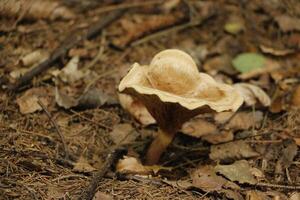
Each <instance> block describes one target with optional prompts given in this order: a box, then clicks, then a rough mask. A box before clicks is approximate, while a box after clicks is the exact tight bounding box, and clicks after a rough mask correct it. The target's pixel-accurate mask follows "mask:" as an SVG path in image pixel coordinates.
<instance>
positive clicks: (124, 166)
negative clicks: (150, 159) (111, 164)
mask: <svg viewBox="0 0 300 200" xmlns="http://www.w3.org/2000/svg"><path fill="white" fill-rule="evenodd" d="M116 171H117V172H119V173H124V174H149V173H150V170H148V169H147V168H146V167H145V166H143V165H142V163H141V162H140V161H139V160H137V159H136V158H134V157H128V156H124V157H123V158H122V159H120V160H119V161H118V163H117V166H116Z"/></svg>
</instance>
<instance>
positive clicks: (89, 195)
mask: <svg viewBox="0 0 300 200" xmlns="http://www.w3.org/2000/svg"><path fill="white" fill-rule="evenodd" d="M123 151H124V150H123V149H114V150H112V151H111V152H110V153H108V155H107V157H106V161H105V163H104V165H103V167H102V168H101V169H99V171H98V172H96V174H95V176H94V177H93V179H92V181H91V182H90V184H89V186H88V187H87V188H86V189H85V191H84V192H83V193H82V194H81V195H80V197H79V198H78V200H92V199H93V197H94V195H95V193H96V189H97V187H98V186H99V183H100V181H101V179H102V178H103V177H104V175H105V174H106V173H107V171H108V170H109V168H110V167H111V166H112V164H113V163H114V162H115V160H116V159H117V158H118V157H119V156H120V154H122V153H123Z"/></svg>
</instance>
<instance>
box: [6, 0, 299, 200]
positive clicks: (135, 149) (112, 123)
mask: <svg viewBox="0 0 300 200" xmlns="http://www.w3.org/2000/svg"><path fill="white" fill-rule="evenodd" d="M3 2H7V1H3ZM3 2H2V3H3ZM14 2H15V3H14ZM16 2H17V1H12V3H14V4H11V2H9V6H10V8H13V9H12V10H11V11H9V12H10V13H7V14H4V13H5V12H1V15H2V16H3V17H2V18H1V19H0V20H1V25H0V28H1V30H2V31H3V34H2V35H1V36H0V51H1V53H0V60H1V61H0V83H1V89H6V88H9V84H14V83H16V81H17V79H18V78H19V77H20V76H21V75H23V74H24V72H28V70H29V71H30V70H31V69H32V68H34V67H35V66H36V65H37V64H38V63H39V62H40V61H42V60H43V59H44V58H45V57H47V56H48V55H49V54H48V53H45V54H44V51H45V52H52V51H53V49H55V48H56V47H57V46H58V45H60V43H61V41H62V38H64V37H68V35H69V34H71V35H72V34H74V33H73V30H77V29H85V27H87V25H88V24H90V23H92V22H94V21H95V20H96V19H97V18H101V16H100V15H99V14H97V13H98V12H100V11H101V10H102V9H103V8H104V9H119V8H118V6H120V5H121V6H125V7H126V8H128V7H129V8H128V10H127V11H126V13H125V15H123V17H122V20H115V21H116V22H113V23H112V24H111V25H109V26H108V27H107V28H105V29H104V30H103V31H104V32H105V34H106V35H107V36H106V37H105V39H104V40H107V41H105V42H104V43H103V41H102V40H103V37H102V38H100V37H98V36H96V37H95V38H94V39H91V40H90V41H83V42H82V43H80V44H78V45H77V46H76V47H73V48H71V50H69V51H68V52H67V53H66V54H65V56H61V57H60V59H59V61H58V62H56V63H55V64H53V67H54V68H55V69H53V71H52V70H49V72H47V73H44V74H40V75H38V76H35V78H34V80H33V81H32V82H31V84H30V85H27V86H25V87H22V89H21V90H20V91H18V92H16V95H15V96H10V95H9V94H10V93H9V92H8V91H6V90H4V91H3V90H0V96H1V97H0V119H1V122H0V131H1V133H2V137H0V144H1V151H0V154H1V156H0V157H1V158H5V161H4V162H0V172H1V173H0V174H2V175H3V176H1V175H0V176H1V180H3V181H2V182H1V184H0V185H2V186H3V187H1V188H0V194H1V195H4V197H7V198H8V199H33V198H36V199H51V198H66V199H68V198H72V199H73V198H75V199H76V198H78V197H79V196H80V194H81V193H82V192H83V191H84V190H85V187H86V186H87V185H88V184H89V183H90V182H91V180H92V179H93V176H92V174H94V172H95V170H96V171H97V170H99V169H100V168H101V167H103V163H104V161H105V159H106V152H107V151H109V149H111V147H112V146H114V145H116V144H117V143H120V144H122V145H123V143H122V141H124V145H125V147H126V148H128V154H127V156H128V157H129V156H132V155H134V156H135V158H134V159H132V158H131V161H132V163H133V165H136V166H140V167H141V166H143V167H144V168H146V169H147V170H148V171H149V174H151V175H147V176H146V177H144V178H143V179H135V180H134V181H132V180H130V179H129V178H128V179H126V178H125V179H126V180H124V179H123V180H119V178H118V177H117V176H115V175H112V174H113V173H114V172H115V165H116V163H117V161H116V162H115V163H114V164H113V165H112V166H110V167H109V171H110V172H109V173H108V174H107V176H105V177H104V178H103V179H102V180H101V181H100V182H99V183H100V185H99V186H98V191H97V192H96V194H95V195H94V198H95V199H97V198H98V199H104V198H106V197H107V198H108V199H111V198H120V199H128V198H132V197H134V198H136V199H159V198H163V199H195V198H206V199H243V198H248V199H252V200H256V199H293V200H294V199H297V198H298V197H299V193H297V192H296V190H297V185H299V178H298V177H299V168H298V162H299V154H298V150H299V144H300V142H299V141H300V140H299V138H300V136H299V120H300V119H299V115H298V113H299V109H298V107H299V103H298V102H299V101H298V100H299V97H298V96H299V95H298V93H299V92H298V90H299V74H300V73H299V71H300V69H299V64H298V60H299V53H298V52H299V41H300V40H299V33H298V29H299V27H298V26H297V25H298V24H297V22H298V21H299V16H298V15H297V13H299V12H298V11H299V5H298V4H299V3H298V2H296V1H292V4H291V5H292V6H291V5H290V4H289V2H285V3H282V2H280V1H272V2H268V1H262V2H258V1H249V2H247V3H239V4H237V3H234V2H227V1H224V2H210V1H204V2H193V1H173V2H171V3H170V4H169V5H168V4H167V5H166V3H162V4H160V3H156V4H155V2H148V1H147V2H141V3H140V2H137V3H136V4H135V3H133V4H131V2H130V3H129V2H121V3H122V4H120V2H113V1H110V0H108V1H104V3H103V4H101V5H99V4H96V5H98V6H99V7H98V6H97V7H96V6H95V4H93V5H94V6H91V7H90V8H91V9H89V11H88V12H84V11H83V12H78V11H77V10H76V9H78V7H80V6H81V5H83V3H82V2H80V1H77V0H75V1H74V2H77V3H75V4H76V5H75V4H74V5H70V4H68V3H66V1H65V2H51V5H55V6H54V7H55V8H54V7H52V6H45V5H46V3H44V2H43V3H41V2H40V1H39V0H35V1H31V2H33V3H32V6H31V4H26V5H25V4H24V3H23V1H18V3H16ZM19 2H20V3H21V4H22V5H23V6H22V7H21V8H20V10H18V12H15V11H16V10H17V6H16V5H19V4H20V3H19ZM91 2H92V1H85V3H84V4H85V5H92V4H91ZM47 3H49V4H48V5H50V1H49V2H47ZM123 3H124V4H123ZM34 4H35V5H34ZM150 4H151V6H149V5H150ZM33 5H34V6H33ZM141 5H142V6H141ZM14 6H15V7H14ZM73 6H74V8H73ZM115 6H116V7H115ZM131 6H132V7H131ZM135 6H137V7H135ZM2 8H3V7H2ZM7 8H8V7H5V8H4V9H7ZM26 8H27V9H29V10H28V12H26ZM36 8H38V10H35V11H34V9H36ZM240 8H242V9H240ZM60 9H66V10H65V11H66V12H64V13H60V11H59V10H60ZM200 10H201V12H199V11H200ZM216 10H217V12H216ZM33 11H34V12H33ZM58 11H59V12H58ZM187 11H188V12H187ZM41 12H43V13H41ZM57 12H58V13H57ZM101 12H102V11H101ZM101 12H100V13H101ZM111 12H112V11H111ZM68 13H71V15H70V16H71V17H70V16H69V17H70V18H68V16H59V15H60V14H68ZM75 13H76V14H75ZM56 14H58V15H56ZM104 15H105V14H104ZM74 17H76V21H75V20H74ZM61 18H62V19H61ZM37 19H38V20H37ZM153 19H157V20H153ZM197 20H199V21H200V22H201V25H199V22H197ZM121 21H122V22H121ZM144 22H145V23H144ZM270 22H272V23H270ZM12 24H13V26H11V25H12ZM120 24H122V27H121V28H120ZM145 24H148V25H149V27H148V26H145ZM195 24H196V25H195ZM141 25H144V26H143V27H141ZM5 27H6V28H5ZM7 27H11V28H7ZM181 27H183V29H184V30H183V29H181ZM10 29H11V30H13V32H12V33H13V34H11V32H9V31H10ZM70 30H72V31H70ZM178 30H181V31H178ZM153 33H154V35H152V34H153ZM166 33H167V34H166ZM199 35H200V37H199ZM148 36H149V37H148ZM154 36H155V37H154ZM166 36H167V37H166ZM144 37H145V38H144ZM144 39H145V40H144ZM100 40H101V41H100ZM136 41H137V43H136ZM139 42H140V43H139ZM112 43H115V45H118V46H119V47H121V48H124V51H119V50H116V49H114V48H115V47H111V46H106V45H104V46H103V48H102V47H101V48H102V49H103V50H104V51H103V52H104V54H105V55H104V56H103V58H104V59H100V60H98V61H97V62H93V61H92V60H94V59H93V57H94V56H95V55H96V54H97V52H98V49H99V48H100V46H101V45H102V44H112ZM100 44H101V45H100ZM131 45H134V47H131ZM190 47H191V48H190ZM167 48H179V49H182V50H185V51H186V52H188V53H189V54H191V55H192V56H193V58H194V59H196V60H195V62H196V63H197V65H198V67H199V69H200V70H201V71H205V72H207V73H209V74H210V75H212V76H213V77H214V78H215V79H216V80H218V81H220V82H224V83H227V84H232V85H236V84H242V85H243V88H242V89H241V90H243V92H242V93H243V94H244V98H245V100H246V101H245V104H244V105H243V106H242V107H241V109H240V110H239V111H238V112H237V113H235V114H233V113H219V114H207V115H204V116H201V117H199V116H197V117H195V118H192V119H191V120H190V121H188V122H187V123H186V124H184V125H183V127H182V129H181V130H180V132H182V133H185V135H183V134H179V135H177V136H176V138H175V140H174V142H175V143H176V145H171V146H170V147H169V148H168V149H167V151H165V153H164V155H163V157H162V159H161V161H160V165H157V166H145V165H144V164H143V160H144V155H145V149H146V148H147V146H148V144H149V142H150V136H152V135H153V133H154V132H155V131H156V129H157V125H156V124H155V120H154V119H153V118H152V116H151V115H147V114H149V113H146V112H145V111H147V110H146V109H145V108H144V110H143V111H141V110H140V109H139V107H140V104H139V103H137V105H138V106H136V107H135V108H136V110H134V111H130V109H131V108H130V106H128V105H131V104H132V101H129V103H127V108H126V106H123V105H122V102H121V106H123V107H124V110H129V112H131V114H132V113H138V114H136V115H134V114H133V115H134V116H133V118H134V119H135V120H133V119H132V118H131V117H130V116H129V115H128V114H127V113H125V112H124V110H123V109H122V108H121V106H119V105H118V104H119V102H118V101H116V99H117V93H116V89H115V88H116V86H117V85H118V82H119V80H120V78H121V77H123V76H124V75H125V73H122V72H121V71H122V70H123V71H124V70H127V69H128V68H127V66H128V64H131V63H133V62H135V61H138V62H141V63H143V64H144V63H148V62H149V59H151V57H152V56H153V55H155V54H156V53H157V52H159V51H160V50H163V49H167ZM184 48H185V49H184ZM245 53H246V58H245V57H244V58H243V57H242V59H241V57H239V56H241V55H243V56H245ZM248 53H250V54H252V56H250V58H251V57H252V58H251V59H252V60H251V59H249V54H248ZM261 53H262V54H261ZM247 54H248V55H247ZM253 54H254V56H253ZM41 55H43V56H41ZM257 55H259V56H261V57H263V59H261V57H260V58H258V57H257ZM44 56H45V57H44ZM247 57H248V58H247ZM253 57H254V60H253ZM237 58H239V60H238V61H239V62H234V61H235V59H237ZM76 59H78V62H77V61H76ZM68 60H70V61H72V62H71V63H73V64H72V65H71V66H69V67H67V66H68V64H66V63H68ZM249 60H250V61H249ZM261 60H263V62H261V63H262V64H261V65H258V64H259V63H260V62H258V64H257V63H256V62H257V61H261ZM74 61H76V62H74ZM89 63H93V66H92V67H90V68H89V70H88V71H86V70H84V69H85V67H84V66H87V65H89ZM62 66H65V67H62ZM237 66H238V67H237ZM61 67H62V68H61ZM235 67H237V68H235ZM58 68H60V69H58ZM67 69H68V70H67ZM245 69H248V71H247V70H246V71H242V70H245ZM50 71H51V72H52V73H51V72H50ZM109 71H112V72H111V73H109ZM106 72H107V73H106ZM238 72H240V74H239V75H238V74H237V73H238ZM60 73H61V74H60ZM58 74H60V75H58ZM99 77H100V78H99ZM266 77H267V78H266ZM266 79H268V81H264V80H266ZM245 84H246V85H245ZM240 86H241V85H239V87H240ZM55 88H56V89H55ZM54 96H56V103H57V105H54V104H55V98H54ZM37 98H38V99H40V100H41V101H42V102H43V104H44V105H45V106H46V109H47V110H48V111H49V112H50V113H51V114H52V116H53V117H52V118H53V120H55V121H57V123H58V124H59V127H60V128H61V129H62V132H63V134H64V136H65V140H66V143H67V145H68V148H69V149H70V155H71V157H70V160H67V161H66V160H63V157H62V149H61V141H60V140H59V137H57V135H56V133H55V131H53V127H52V126H51V125H49V119H47V118H46V117H45V116H44V115H43V113H42V112H39V111H41V110H42V108H41V107H40V106H39V105H38V104H37ZM276 102H277V103H276ZM135 103H136V101H135V100H134V103H133V104H135ZM275 106H277V107H278V109H274V107H275ZM62 108H63V109H62ZM250 109H253V110H252V111H250ZM274 110H276V112H273V111H274ZM269 111H271V112H269ZM133 127H134V128H133ZM145 132H148V133H149V134H139V133H145ZM187 133H188V134H187ZM126 135H128V137H126ZM188 135H189V136H188ZM190 136H192V137H190ZM195 136H196V137H195ZM124 137H125V139H124ZM217 147H220V149H218V148H217ZM203 149H206V150H205V151H203ZM207 149H210V154H209V155H208V154H207V153H206V152H207ZM83 155H84V156H83ZM120 158H121V157H120ZM138 158H141V161H140V160H139V159H138ZM121 160H122V158H121ZM119 161H120V160H119ZM130 165H132V164H130V163H129V164H128V166H130ZM128 166H127V167H128ZM136 166H135V167H136ZM143 167H142V168H143ZM125 168H126V167H125ZM205 168H207V169H205ZM208 169H209V170H208ZM217 169H218V170H217ZM225 169H226V170H227V171H226V170H225ZM231 169H235V172H236V173H228V171H230V170H231ZM197 170H198V172H197V173H196V174H193V173H191V172H193V171H197ZM222 170H223V171H222ZM129 171H130V170H129ZM131 174H133V175H134V174H136V172H135V171H134V170H133V171H132V172H131ZM197 174H198V175H197ZM250 174H251V175H250ZM193 175H195V176H193ZM153 176H155V179H153V178H152V177H153ZM210 177H213V178H210ZM250 177H252V178H254V179H255V180H256V181H257V185H252V184H251V183H250V182H252V181H253V179H251V178H250ZM197 179H198V180H197ZM157 180H159V181H157ZM197 181H198V182H197ZM175 183H176V184H175ZM193 183H195V184H194V185H193ZM221 183H225V184H223V185H222V184H221ZM260 183H264V185H263V184H261V185H259V184H260ZM172 184H173V185H172ZM158 185H159V186H158ZM220 185H221V186H220ZM24 186H25V187H24ZM180 186H181V187H180ZM208 186H210V187H208ZM26 188H29V189H26ZM128 188H130V190H129V189H128ZM206 191H209V192H206ZM99 196H100V197H99Z"/></svg>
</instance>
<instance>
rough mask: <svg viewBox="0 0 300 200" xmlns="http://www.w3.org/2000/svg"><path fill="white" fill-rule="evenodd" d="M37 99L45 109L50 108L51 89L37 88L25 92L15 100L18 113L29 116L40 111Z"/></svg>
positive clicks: (51, 99)
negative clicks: (18, 109)
mask: <svg viewBox="0 0 300 200" xmlns="http://www.w3.org/2000/svg"><path fill="white" fill-rule="evenodd" d="M39 99H40V101H41V102H42V103H43V104H44V105H45V106H46V107H48V106H50V105H51V103H52V101H53V94H52V89H51V88H47V87H37V88H31V89H29V90H26V92H25V93H24V94H23V95H22V96H21V97H19V98H17V104H18V105H19V108H20V112H21V113H22V114H29V113H33V112H36V111H39V110H42V107H41V106H40V105H39V103H38V100H39Z"/></svg>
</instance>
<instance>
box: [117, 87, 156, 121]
mask: <svg viewBox="0 0 300 200" xmlns="http://www.w3.org/2000/svg"><path fill="white" fill-rule="evenodd" d="M118 96H119V101H120V104H121V106H122V107H123V108H124V110H126V111H128V112H129V113H130V114H131V115H132V116H133V117H134V118H135V119H136V120H137V121H138V122H140V123H141V124H143V125H150V124H155V123H156V121H155V119H154V118H153V117H152V116H151V115H150V113H149V112H148V110H147V109H146V107H145V106H144V105H143V104H142V102H140V101H139V100H137V99H135V98H133V97H132V96H130V95H127V94H121V93H119V94H118Z"/></svg>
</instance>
